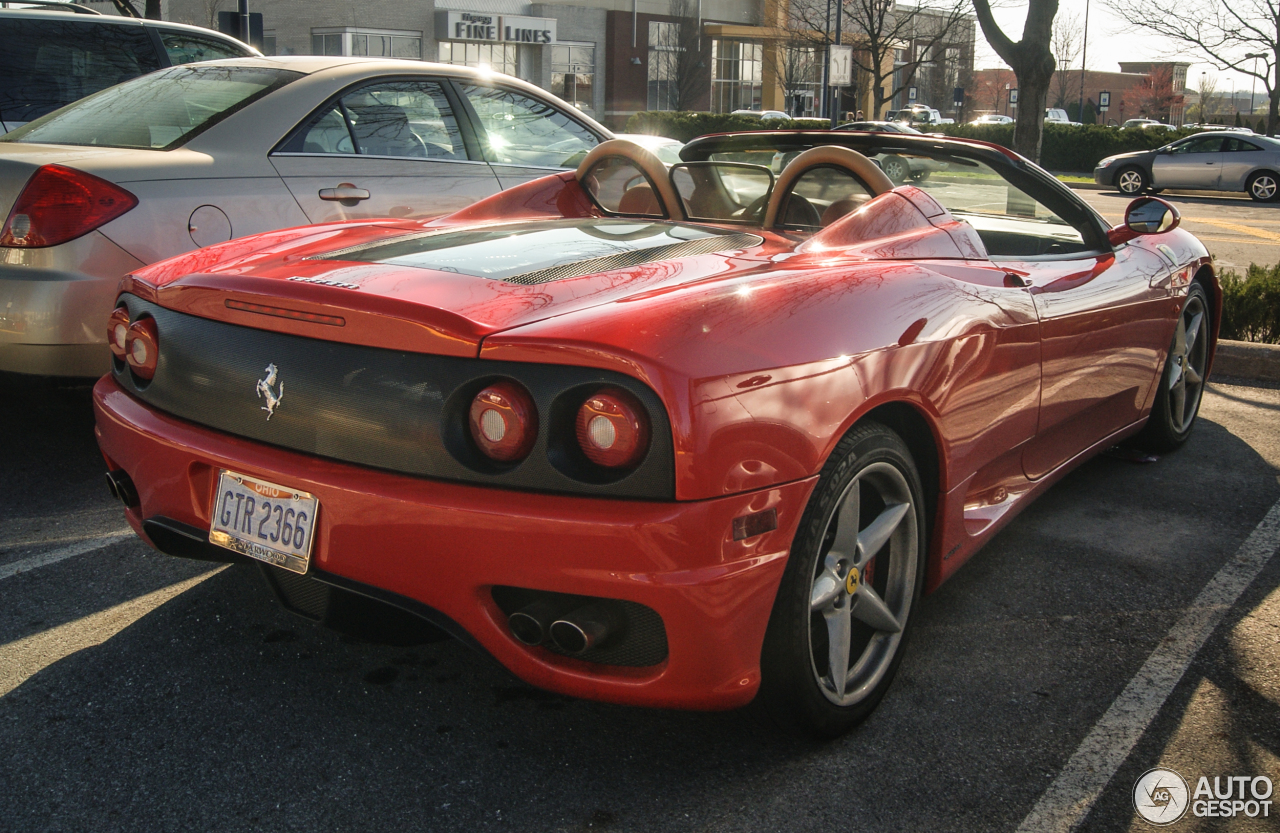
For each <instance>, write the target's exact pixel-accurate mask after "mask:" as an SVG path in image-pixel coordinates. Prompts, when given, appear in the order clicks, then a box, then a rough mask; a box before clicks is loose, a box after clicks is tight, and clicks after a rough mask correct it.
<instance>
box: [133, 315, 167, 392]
mask: <svg viewBox="0 0 1280 833" xmlns="http://www.w3.org/2000/svg"><path fill="white" fill-rule="evenodd" d="M159 359H160V335H159V333H158V332H156V320H155V319H154V318H139V319H138V320H137V321H135V322H133V323H132V324H130V325H129V329H128V330H126V331H125V339H124V360H125V362H126V363H128V365H129V367H131V368H132V369H133V372H134V374H135V375H137V376H138V378H140V379H150V378H151V377H152V376H155V375H156V362H157V361H159Z"/></svg>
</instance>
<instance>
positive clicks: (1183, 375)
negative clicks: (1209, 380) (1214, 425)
mask: <svg viewBox="0 0 1280 833" xmlns="http://www.w3.org/2000/svg"><path fill="white" fill-rule="evenodd" d="M1212 323H1213V320H1212V317H1211V316H1210V314H1209V301H1208V296H1207V295H1206V294H1205V291H1204V287H1203V286H1201V285H1200V284H1199V283H1192V284H1191V288H1190V289H1189V290H1188V291H1187V300H1186V301H1184V302H1183V304H1182V312H1181V313H1179V315H1178V323H1177V325H1176V326H1175V327H1174V332H1173V341H1172V342H1171V343H1170V345H1169V356H1168V358H1166V359H1165V363H1164V370H1163V371H1161V373H1160V378H1159V380H1158V381H1157V382H1156V384H1157V385H1159V388H1158V389H1157V390H1156V399H1155V403H1154V404H1153V405H1152V406H1151V416H1150V417H1149V418H1148V419H1147V424H1146V426H1145V427H1144V428H1143V429H1142V432H1141V433H1140V434H1138V435H1137V436H1136V437H1135V438H1134V441H1135V444H1136V445H1138V446H1139V447H1141V448H1145V449H1147V450H1149V451H1156V452H1161V453H1163V452H1166V451H1173V450H1174V449H1176V448H1178V447H1179V446H1181V445H1182V444H1183V443H1185V442H1186V441H1187V438H1188V437H1190V436H1191V429H1192V428H1194V427H1195V423H1196V415H1197V414H1198V413H1199V412H1200V398H1201V396H1202V394H1203V393H1204V381H1205V368H1206V367H1208V364H1209V330H1210V328H1211V325H1212Z"/></svg>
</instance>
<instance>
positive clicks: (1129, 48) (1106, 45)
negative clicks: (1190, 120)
mask: <svg viewBox="0 0 1280 833" xmlns="http://www.w3.org/2000/svg"><path fill="white" fill-rule="evenodd" d="M1086 2H1087V3H1088V5H1089V56H1088V59H1087V62H1088V67H1087V68H1088V69H1091V70H1100V71H1104V72H1119V71H1120V61H1122V60H1125V61H1169V60H1175V61H1189V62H1191V64H1192V66H1191V68H1190V69H1188V70H1187V86H1188V87H1190V88H1192V89H1195V88H1196V87H1197V86H1199V83H1200V73H1202V72H1208V73H1209V74H1210V75H1211V76H1214V75H1216V76H1217V77H1218V88H1217V91H1218V93H1219V94H1221V95H1230V94H1231V89H1232V82H1233V80H1234V83H1235V89H1236V90H1238V91H1244V90H1248V89H1249V88H1250V84H1251V83H1253V79H1252V78H1251V77H1250V76H1248V75H1242V74H1240V73H1238V72H1222V71H1219V70H1217V69H1215V68H1214V66H1213V65H1212V64H1209V63H1207V62H1205V61H1204V59H1203V58H1201V57H1198V56H1197V55H1195V53H1194V52H1192V51H1191V50H1188V49H1186V48H1185V47H1183V46H1181V45H1180V44H1177V43H1175V42H1173V41H1167V40H1163V39H1161V38H1157V37H1155V36H1153V35H1150V34H1145V33H1139V32H1133V31H1126V29H1127V24H1125V23H1124V22H1123V21H1121V20H1119V19H1118V18H1116V17H1115V16H1114V15H1113V14H1111V12H1110V11H1109V10H1108V9H1107V7H1106V5H1105V3H1104V2H1101V0H1059V3H1058V16H1057V18H1055V23H1056V22H1057V21H1059V20H1062V19H1063V18H1064V17H1066V16H1069V15H1072V14H1075V15H1078V16H1079V17H1080V20H1081V21H1082V22H1083V20H1084V13H1085V4H1086ZM995 14H996V21H997V22H998V23H999V24H1000V28H1001V29H1002V30H1004V33H1005V34H1006V35H1008V36H1009V37H1010V38H1012V39H1013V40H1015V41H1017V40H1020V39H1021V38H1022V24H1023V22H1024V21H1025V20H1026V17H1027V4H1026V3H1025V2H1010V3H1007V4H1001V7H1000V8H997V9H996V13H995ZM1259 63H1260V64H1261V62H1259ZM1004 65H1005V64H1004V61H1002V60H1000V58H999V57H998V56H997V55H996V53H995V51H994V50H993V49H992V48H991V47H990V46H989V45H988V44H987V41H986V38H984V37H983V35H982V30H981V28H979V30H978V48H977V55H976V56H975V61H974V68H975V69H987V68H990V67H1002V66H1004ZM1076 68H1077V69H1078V68H1079V64H1076ZM1256 89H1257V93H1258V95H1259V96H1261V95H1262V84H1261V83H1260V82H1259V83H1258V84H1257V87H1256Z"/></svg>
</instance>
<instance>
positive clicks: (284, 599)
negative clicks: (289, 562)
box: [262, 564, 329, 622]
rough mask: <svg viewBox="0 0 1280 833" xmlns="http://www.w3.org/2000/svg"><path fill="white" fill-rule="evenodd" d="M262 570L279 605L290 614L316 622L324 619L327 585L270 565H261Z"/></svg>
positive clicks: (327, 603)
mask: <svg viewBox="0 0 1280 833" xmlns="http://www.w3.org/2000/svg"><path fill="white" fill-rule="evenodd" d="M262 568H263V572H264V573H266V576H267V581H268V582H269V583H270V584H271V587H272V589H274V590H275V591H276V595H278V596H279V597H280V602H281V604H283V605H284V606H285V607H286V608H288V609H289V610H290V611H291V612H293V613H297V614H298V615H300V616H305V617H307V618H308V619H312V620H315V621H317V622H318V621H320V620H321V619H323V618H324V614H325V611H326V610H327V609H328V607H329V587H328V585H325V584H321V583H320V582H318V581H316V580H315V579H313V578H307V577H306V576H300V575H298V574H297V573H291V572H289V571H288V570H282V569H280V568H279V567H274V566H272V565H270V564H263V565H262Z"/></svg>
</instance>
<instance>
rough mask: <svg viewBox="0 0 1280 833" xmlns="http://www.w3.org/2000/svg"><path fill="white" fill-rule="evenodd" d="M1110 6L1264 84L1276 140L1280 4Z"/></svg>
mask: <svg viewBox="0 0 1280 833" xmlns="http://www.w3.org/2000/svg"><path fill="white" fill-rule="evenodd" d="M977 1H978V0H975V2H977ZM1107 5H1109V6H1110V7H1111V9H1112V10H1113V11H1114V12H1115V13H1116V14H1117V15H1118V16H1119V17H1120V18H1121V19H1123V20H1125V21H1126V22H1128V23H1129V25H1130V26H1131V27H1133V28H1134V29H1137V30H1141V31H1146V32H1151V33H1153V34H1157V35H1163V36H1164V37H1167V38H1171V39H1173V40H1175V41H1178V42H1180V43H1183V44H1186V45H1187V46H1190V47H1192V48H1194V49H1195V50H1196V51H1197V52H1199V53H1200V54H1201V55H1202V56H1203V57H1204V58H1206V59H1207V60H1208V61H1209V62H1210V63H1212V64H1213V65H1214V66H1216V67H1217V68H1218V69H1223V70H1225V69H1233V70H1235V71H1236V72H1239V73H1242V74H1244V75H1248V76H1251V77H1253V78H1257V79H1258V80H1259V81H1261V82H1262V86H1263V90H1264V91H1265V92H1266V95H1267V99H1268V101H1269V107H1268V110H1267V135H1268V136H1274V135H1275V134H1276V129H1277V122H1278V121H1280V0H1230V2H1226V0H1107Z"/></svg>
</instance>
